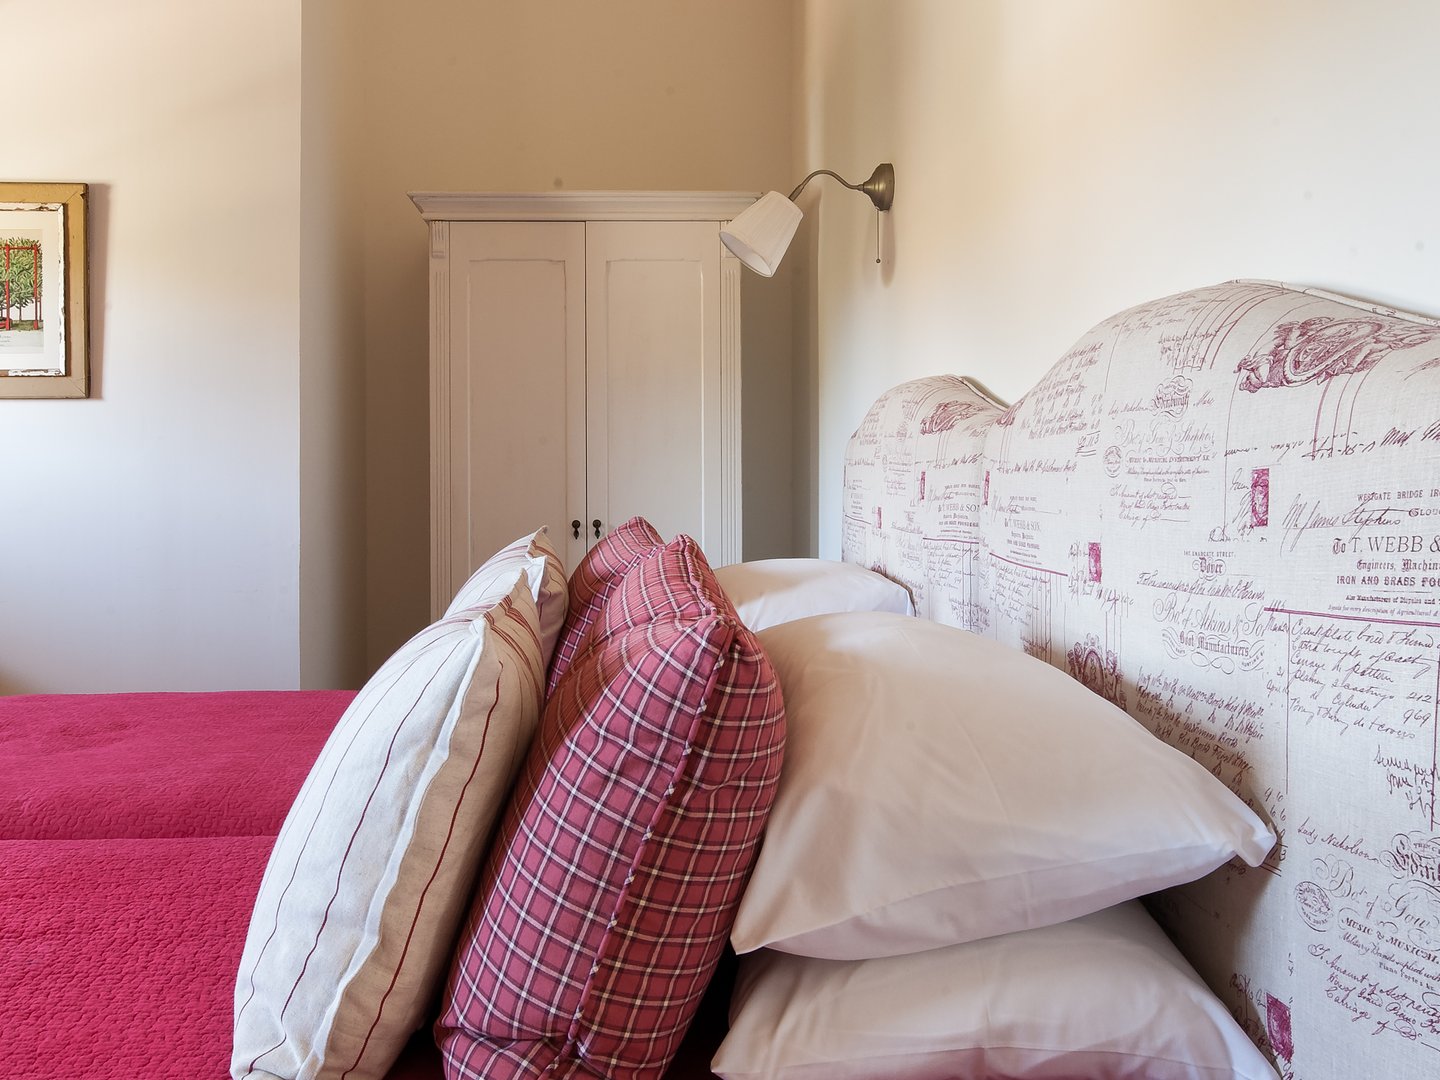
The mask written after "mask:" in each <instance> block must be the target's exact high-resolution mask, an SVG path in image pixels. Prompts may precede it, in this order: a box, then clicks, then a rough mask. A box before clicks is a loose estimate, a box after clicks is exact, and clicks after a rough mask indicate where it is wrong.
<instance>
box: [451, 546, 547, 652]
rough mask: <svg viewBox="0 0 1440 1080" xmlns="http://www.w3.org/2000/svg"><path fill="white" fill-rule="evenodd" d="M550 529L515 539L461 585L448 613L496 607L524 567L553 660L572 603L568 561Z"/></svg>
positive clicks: (542, 644)
mask: <svg viewBox="0 0 1440 1080" xmlns="http://www.w3.org/2000/svg"><path fill="white" fill-rule="evenodd" d="M549 531H550V530H549V529H547V528H545V527H544V526H541V527H540V528H539V529H537V530H535V531H534V532H533V533H527V534H526V535H524V536H522V537H520V539H518V540H516V541H515V542H514V543H511V544H507V545H506V546H505V547H503V548H501V549H500V550H499V551H497V552H496V553H495V554H494V555H492V556H490V558H488V559H486V560H485V562H484V564H483V565H481V567H480V568H479V569H478V570H476V571H475V572H474V573H473V574H471V575H470V578H469V580H468V581H466V582H465V584H464V585H461V586H460V591H459V592H457V593H456V594H455V599H453V600H451V601H450V606H449V607H448V608H446V609H445V617H446V618H449V617H450V616H451V615H459V614H460V613H461V612H463V611H466V610H468V609H470V608H489V607H493V606H494V604H495V603H496V601H498V600H502V599H504V597H505V594H506V593H508V592H509V591H510V588H511V586H512V585H513V584H514V578H515V572H516V570H520V571H523V572H524V574H525V576H526V578H527V579H528V580H529V582H530V594H531V595H532V596H533V597H534V598H535V606H536V607H538V608H539V609H540V657H541V662H542V663H544V664H549V663H550V657H551V655H552V654H553V653H554V652H555V643H556V642H557V641H558V640H559V639H560V630H561V628H562V627H563V625H564V623H565V608H566V605H567V603H568V600H567V596H566V585H565V564H564V563H562V562H561V561H560V556H559V555H558V554H557V553H556V551H555V547H554V545H553V544H551V543H550V537H549Z"/></svg>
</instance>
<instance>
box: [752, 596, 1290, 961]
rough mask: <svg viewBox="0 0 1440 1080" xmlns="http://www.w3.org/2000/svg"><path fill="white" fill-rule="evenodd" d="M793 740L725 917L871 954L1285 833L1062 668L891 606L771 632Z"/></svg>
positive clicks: (789, 946) (926, 944) (992, 929)
mask: <svg viewBox="0 0 1440 1080" xmlns="http://www.w3.org/2000/svg"><path fill="white" fill-rule="evenodd" d="M759 636H760V641H761V643H762V644H763V645H764V647H765V651H766V652H767V653H768V654H769V656H770V660H771V662H772V663H773V664H774V666H775V671H776V674H777V675H778V676H779V679H780V686H781V690H782V692H783V694H784V698H785V715H786V723H787V727H788V737H787V742H786V747H785V766H784V769H783V770H782V772H781V774H780V787H779V791H778V793H777V795H776V799H775V806H774V809H773V810H772V811H771V814H770V822H769V825H768V826H767V829H766V833H765V842H764V845H763V846H762V847H761V849H760V857H759V860H758V862H757V863H756V866H755V871H754V874H753V875H752V877H751V879H750V884H749V886H748V887H747V888H746V890H745V895H744V898H743V899H742V900H741V903H740V910H739V913H738V916H737V918H736V921H735V926H734V929H733V931H732V933H731V940H732V942H733V944H734V946H735V948H736V950H737V951H739V952H748V951H750V950H752V949H758V948H760V947H762V946H769V947H771V948H775V949H781V950H784V951H786V952H794V953H799V954H802V955H806V956H821V957H831V958H836V959H861V958H864V957H870V956H890V955H894V954H897V953H906V952H914V951H917V950H920V949H930V948H936V947H939V946H943V945H952V944H955V943H957V942H963V941H972V940H974V939H976V938H983V937H989V936H991V935H993V934H1004V933H1009V932H1010V931H1013V930H1024V929H1028V928H1031V927H1036V926H1046V925H1048V924H1050V923H1057V922H1063V921H1065V920H1067V919H1073V918H1075V917H1076V916H1079V915H1084V914H1087V913H1088V912H1091V911H1097V910H1099V909H1100V908H1104V907H1109V906H1110V905H1112V904H1116V903H1119V902H1120V901H1122V900H1128V899H1130V898H1132V897H1135V896H1140V895H1142V894H1144V893H1149V892H1153V891H1155V890H1157V889H1162V888H1166V887H1168V886H1171V885H1178V884H1180V883H1182V882H1186V881H1191V880H1193V879H1195V878H1197V877H1200V876H1202V875H1204V874H1206V873H1208V872H1209V871H1211V870H1213V869H1215V868H1216V867H1217V866H1219V865H1220V864H1222V863H1224V862H1225V861H1226V860H1228V859H1230V858H1231V857H1233V856H1235V855H1237V854H1238V855H1239V856H1241V857H1242V858H1243V859H1244V860H1245V861H1246V862H1248V863H1250V864H1251V865H1252V866H1257V865H1259V863H1260V861H1261V860H1262V859H1263V858H1264V857H1265V855H1266V853H1267V852H1269V850H1270V848H1271V847H1272V845H1273V844H1274V842H1275V837H1274V834H1273V833H1272V832H1271V831H1270V829H1269V828H1268V827H1267V826H1266V825H1265V823H1264V822H1262V821H1261V820H1260V819H1259V818H1258V817H1256V816H1255V814H1254V813H1253V812H1252V811H1251V810H1250V809H1249V807H1247V806H1246V805H1245V804H1244V803H1243V802H1242V801H1241V800H1240V799H1239V798H1237V797H1236V796H1235V795H1234V794H1233V793H1232V792H1231V791H1230V790H1229V789H1228V788H1226V787H1225V786H1224V785H1223V784H1221V783H1220V782H1219V781H1218V780H1216V779H1215V778H1214V777H1213V776H1211V775H1210V774H1209V773H1208V772H1207V771H1206V770H1205V769H1204V768H1202V767H1201V766H1200V765H1199V764H1197V763H1196V762H1195V761H1193V760H1192V759H1191V758H1189V757H1188V756H1186V755H1185V754H1183V753H1181V752H1180V751H1178V750H1175V749H1174V748H1172V747H1170V746H1167V745H1166V744H1165V743H1163V742H1161V741H1160V740H1159V739H1157V738H1155V737H1154V736H1153V735H1151V734H1150V733H1149V732H1148V731H1146V730H1145V729H1144V728H1143V727H1141V726H1140V725H1139V724H1138V723H1136V722H1135V721H1134V720H1132V719H1131V718H1130V717H1129V716H1127V715H1126V714H1125V713H1124V712H1122V711H1121V710H1120V709H1118V708H1116V707H1115V706H1114V705H1111V704H1110V703H1109V702H1107V701H1105V700H1104V699H1102V698H1100V697H1099V696H1097V695H1096V694H1093V693H1091V692H1090V691H1089V690H1087V689H1085V688H1084V687H1083V686H1081V685H1080V684H1079V683H1078V682H1076V681H1074V680H1073V679H1071V678H1070V677H1069V676H1067V675H1066V674H1065V673H1064V672H1061V671H1059V670H1057V669H1056V668H1053V667H1051V666H1050V665H1048V664H1046V663H1043V662H1042V661H1040V660H1037V659H1034V658H1032V657H1029V656H1026V655H1025V654H1024V653H1023V652H1020V651H1019V650H1016V649H1011V648H1007V647H1006V646H1003V645H1000V644H998V643H996V642H994V641H990V640H988V639H986V638H981V637H977V636H976V635H974V634H970V633H967V632H966V631H963V630H957V629H955V628H953V627H948V626H941V625H940V624H938V623H932V622H928V621H926V620H922V619H912V618H906V617H905V616H902V615H893V614H885V613H877V612H861V613H851V614H839V615H820V616H817V617H815V618H812V619H802V620H801V621H799V622H793V623H785V624H783V625H781V626H776V627H772V628H771V629H769V630H766V631H764V632H762V633H761V634H760V635H759Z"/></svg>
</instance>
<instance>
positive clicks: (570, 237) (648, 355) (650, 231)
mask: <svg viewBox="0 0 1440 1080" xmlns="http://www.w3.org/2000/svg"><path fill="white" fill-rule="evenodd" d="M410 197H411V199H412V200H413V201H414V203H415V205H416V206H417V207H418V208H419V210H420V213H421V214H422V215H423V216H424V218H425V219H426V221H428V222H429V225H430V506H431V528H430V537H431V574H430V583H431V608H432V610H433V611H434V612H435V613H436V614H439V613H440V612H443V611H444V609H445V607H446V605H448V604H449V602H450V599H451V597H453V596H454V594H455V591H456V590H457V589H458V588H459V587H460V585H461V584H462V583H463V582H464V581H465V579H466V577H468V576H469V574H470V572H471V571H472V570H473V569H474V567H475V566H477V565H478V564H479V563H480V562H483V561H484V560H485V558H487V557H488V556H489V555H490V554H491V553H493V552H494V551H496V550H497V549H499V548H500V547H501V546H503V545H504V544H507V543H509V542H510V541H511V540H514V539H515V538H516V537H517V536H519V535H521V534H522V533H524V532H528V531H530V530H533V529H534V528H536V527H537V526H538V525H542V524H543V525H548V526H549V527H550V536H551V538H552V539H553V540H554V542H555V546H556V548H557V549H558V550H559V552H560V553H561V555H562V557H563V558H564V559H565V563H566V566H567V568H573V567H574V566H575V564H576V563H577V562H578V561H579V559H580V557H581V556H582V555H583V554H584V552H585V550H586V549H587V548H588V547H589V546H590V545H591V544H593V543H595V541H596V540H597V539H598V538H599V537H600V536H603V535H604V534H605V532H606V531H607V530H608V529H610V528H611V527H613V526H615V525H618V524H619V523H620V522H622V521H624V520H626V519H627V518H629V517H632V516H634V515H635V514H641V515H643V516H645V517H646V518H648V519H649V520H650V521H651V522H652V523H653V524H654V525H655V527H656V528H657V529H658V530H659V531H660V532H661V533H662V534H663V535H665V536H667V537H668V536H671V535H673V534H675V533H677V532H685V533H689V534H690V535H691V536H694V537H695V538H696V539H697V540H698V541H699V542H700V545H701V547H702V548H703V549H704V550H705V553H706V555H707V556H708V557H709V559H710V561H711V562H712V563H713V564H714V565H716V566H720V565H724V564H725V563H729V562H734V561H737V560H738V559H739V558H740V557H741V552H740V538H741V524H742V522H741V495H740V449H741V448H740V431H741V428H740V263H739V261H738V260H737V259H735V258H734V256H732V255H731V254H730V253H729V251H727V250H726V249H725V247H724V245H723V244H721V243H720V236H719V233H720V227H721V225H722V224H723V223H724V222H726V221H728V220H729V219H731V218H733V217H734V216H735V215H736V214H738V213H740V211H741V210H743V209H744V208H745V207H746V206H748V205H749V204H750V203H751V202H752V201H753V200H754V198H755V196H754V195H753V194H739V193H730V192H721V193H714V192H683V193H681V192H584V193H581V192H575V193H569V192H566V193H554V194H534V195H522V194H459V193H422V192H417V193H412V194H411V196H410Z"/></svg>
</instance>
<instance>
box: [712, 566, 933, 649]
mask: <svg viewBox="0 0 1440 1080" xmlns="http://www.w3.org/2000/svg"><path fill="white" fill-rule="evenodd" d="M715 579H716V580H717V581H719V582H720V587H721V588H723V589H724V590H725V594H726V595H727V596H729V597H730V602H731V603H732V604H734V605H735V610H736V612H738V613H739V615H740V621H741V622H743V623H744V624H745V625H746V626H748V627H749V628H750V629H751V630H754V631H756V632H757V633H758V632H759V631H761V630H764V629H765V628H766V627H770V626H776V625H778V624H780V623H783V622H791V621H793V620H795V619H803V618H806V617H807V616H809V615H828V614H830V613H832V612H836V611H894V612H896V613H898V614H901V615H913V614H914V613H915V605H914V603H913V602H912V601H911V599H910V591H909V590H908V589H906V588H905V586H903V585H901V584H899V583H898V582H894V581H891V580H890V579H889V578H887V577H885V576H884V575H883V574H877V573H876V572H875V571H874V570H867V569H865V567H863V566H860V565H858V564H856V563H847V562H833V561H831V560H829V559H760V560H757V561H755V562H746V563H732V564H731V565H729V566H722V567H720V569H718V570H716V571H715Z"/></svg>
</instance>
